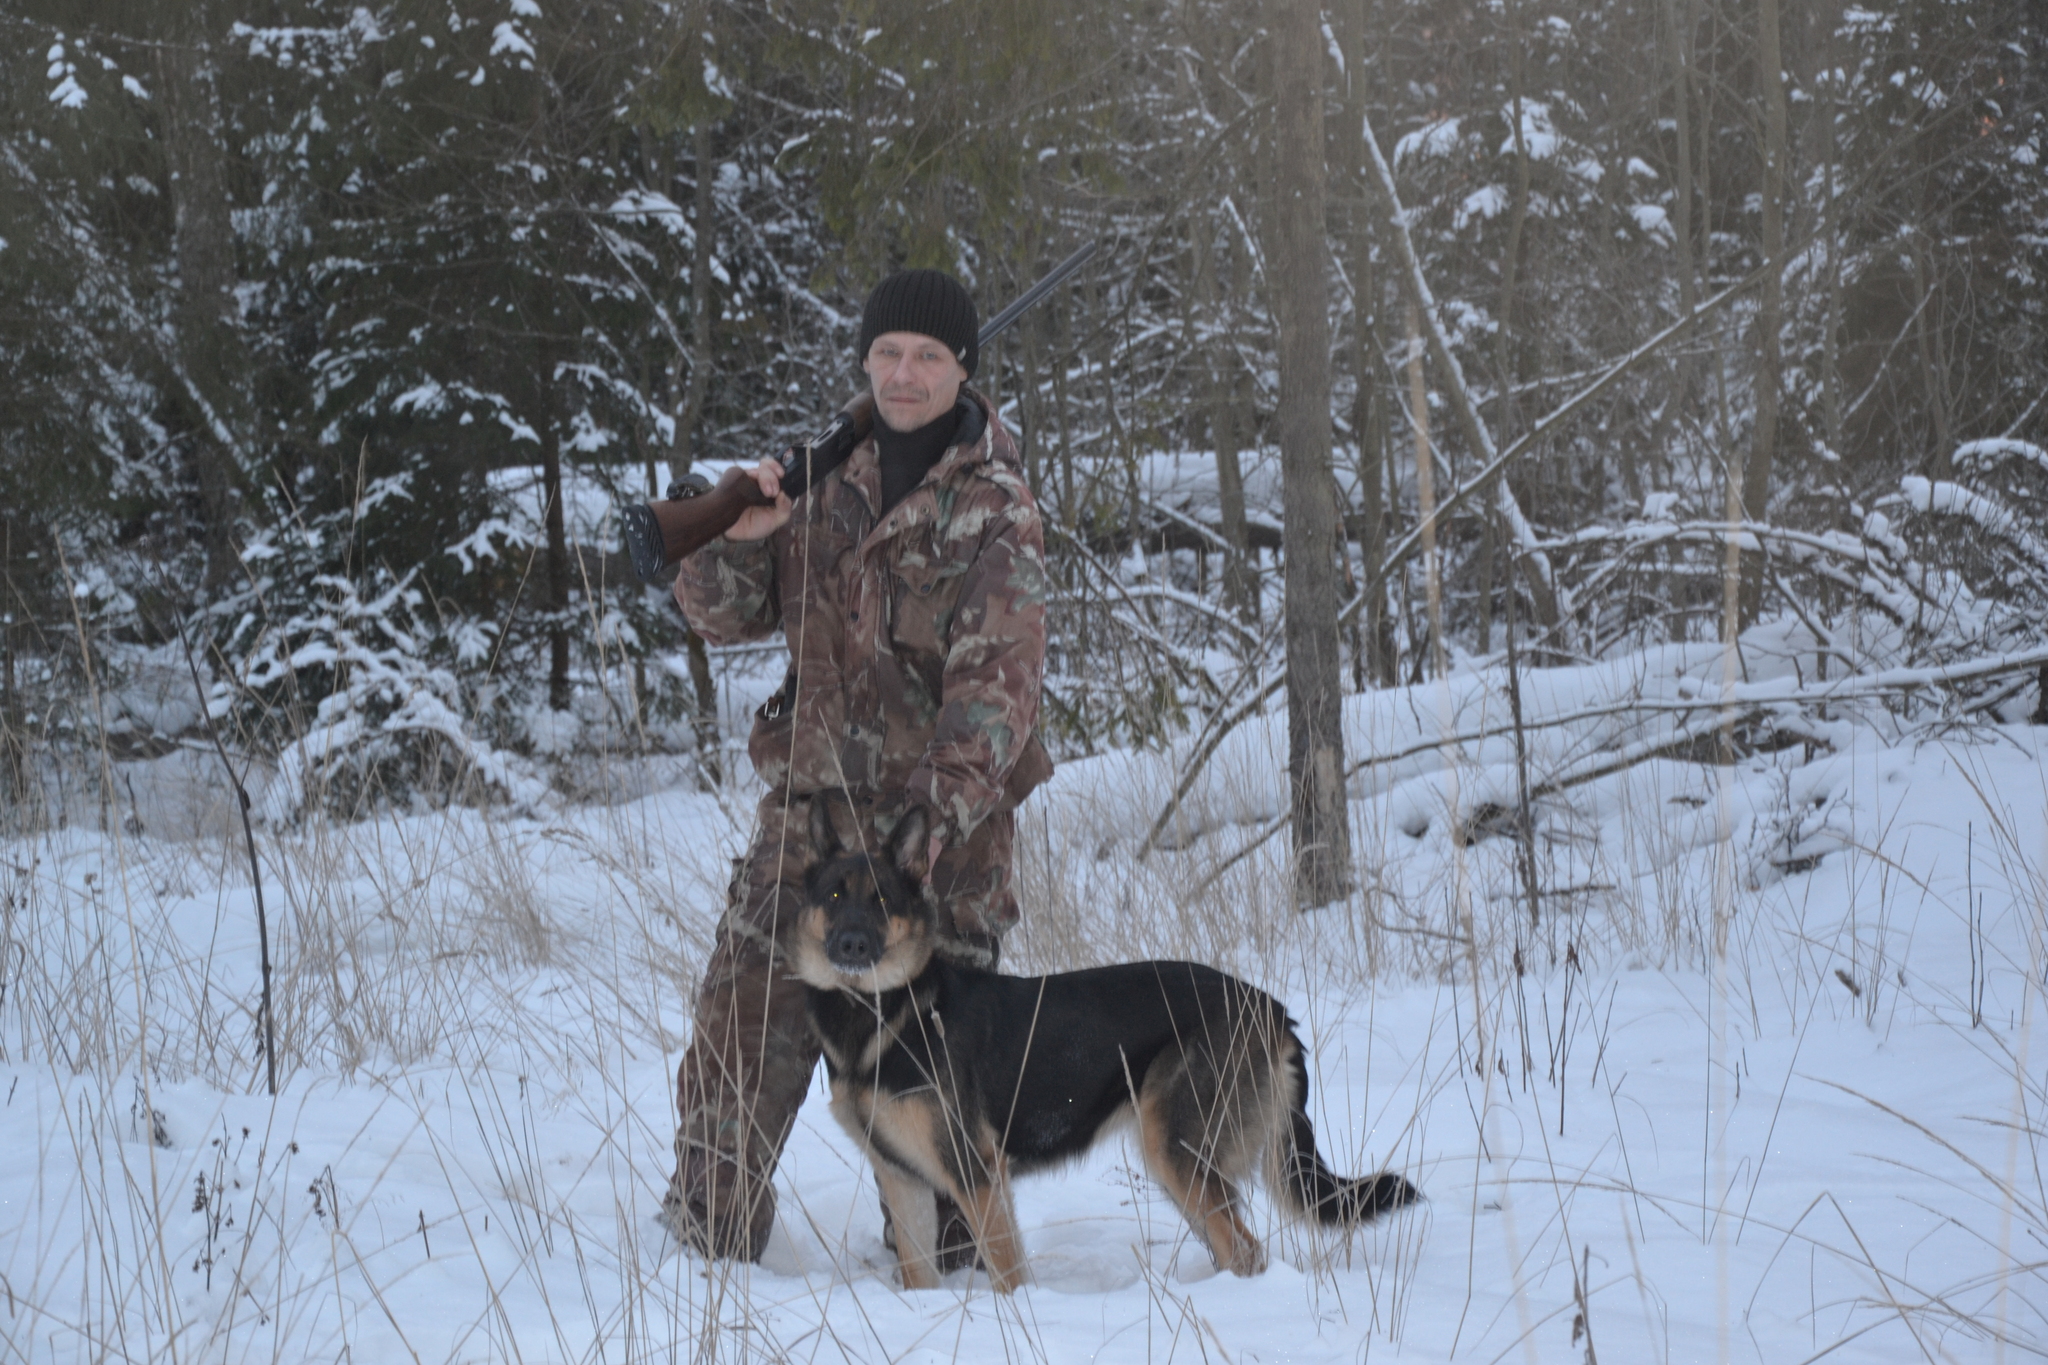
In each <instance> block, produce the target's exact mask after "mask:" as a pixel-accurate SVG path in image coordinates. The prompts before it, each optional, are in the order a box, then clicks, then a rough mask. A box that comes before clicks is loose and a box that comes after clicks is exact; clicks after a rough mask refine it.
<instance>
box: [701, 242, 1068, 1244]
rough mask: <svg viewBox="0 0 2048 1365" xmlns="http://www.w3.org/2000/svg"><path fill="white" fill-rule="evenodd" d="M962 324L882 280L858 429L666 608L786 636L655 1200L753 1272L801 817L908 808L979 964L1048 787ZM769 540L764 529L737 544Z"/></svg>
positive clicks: (791, 1000)
mask: <svg viewBox="0 0 2048 1365" xmlns="http://www.w3.org/2000/svg"><path fill="white" fill-rule="evenodd" d="M963 309H964V318H963V317H962V316H961V314H962V312H963ZM891 324H894V325H891ZM974 333H975V321H974V313H973V305H972V303H971V301H968V300H967V296H966V291H965V290H964V289H962V288H961V287H960V286H959V285H958V284H957V283H955V282H954V281H952V280H951V279H950V278H949V277H946V276H944V275H939V274H938V272H935V271H909V272H903V273H901V274H899V275H896V276H892V277H890V279H889V280H887V281H884V283H883V284H882V285H881V286H880V287H878V288H877V289H876V291H875V295H874V296H872V297H871V298H870V300H869V305H868V311H867V316H866V317H865V318H864V321H863V328H862V350H863V357H864V364H865V366H866V368H867V369H868V372H869V374H870V376H871V378H872V380H873V387H874V390H875V398H876V408H877V424H876V430H877V434H876V436H874V437H871V438H870V439H869V440H868V441H867V442H865V443H864V444H862V445H861V446H860V447H859V448H858V449H857V450H856V451H855V452H854V453H853V455H852V456H851V457H850V458H849V459H848V460H847V462H846V463H845V464H844V465H842V466H841V467H840V468H839V469H838V470H837V471H835V472H834V473H833V474H831V475H829V476H828V477H827V478H825V479H824V480H823V481H822V482H821V483H820V484H819V485H818V486H817V487H816V488H814V489H812V490H811V491H810V492H808V493H806V494H805V495H804V496H803V497H801V498H799V499H797V500H796V502H795V504H794V506H793V507H792V506H791V504H790V501H789V499H788V498H787V497H781V498H779V499H778V507H779V508H781V509H787V510H786V512H780V513H778V512H777V511H776V510H775V509H767V508H764V509H760V512H759V514H750V515H756V516H760V520H758V521H756V522H755V523H754V524H753V525H752V526H751V527H749V526H747V525H746V524H745V523H743V524H742V525H741V526H736V527H735V528H734V529H733V531H731V532H728V533H727V536H726V537H725V538H722V539H720V540H717V541H714V542H713V543H712V544H711V545H709V546H707V547H706V548H705V549H703V550H701V551H699V552H698V553H697V554H695V555H692V556H691V557H690V558H688V559H686V560H685V561H684V562H683V564H682V568H681V572H680V574H679V575H678V577H677V579H676V586H675V592H676V599H677V601H678V602H679V603H681V605H682V608H683V611H684V613H685V614H686V615H687V616H688V617H689V620H690V623H691V624H692V625H693V626H694V627H696V629H697V630H698V632H699V633H700V634H702V635H703V636H704V637H705V639H706V640H708V641H710V642H711V643H712V644H714V645H718V644H735V643H739V642H741V641H749V640H759V639H762V638H764V637H766V636H768V635H770V634H772V633H773V632H774V631H775V630H776V629H778V628H780V629H781V630H782V631H783V633H784V636H785V638H786V640H787V643H788V646H789V671H788V674H787V676H786V677H785V678H784V679H783V683H782V686H781V688H780V690H778V691H777V692H776V693H775V695H774V696H773V697H771V698H770V699H769V700H768V702H767V703H766V704H765V705H763V706H762V707H761V708H760V710H759V711H758V712H757V713H756V716H755V722H754V731H753V736H752V739H751V742H750V745H749V752H750V753H751V755H752V758H753V761H754V766H755V769H756V771H758V772H759V773H760V775H761V777H762V779H763V781H765V782H766V783H767V785H768V789H769V790H768V795H767V796H766V797H765V798H764V799H763V800H762V802H761V806H760V813H759V818H758V820H757V823H756V826H755V831H756V832H755V838H754V841H753V844H752V847H751V848H750V849H749V850H748V852H747V854H746V856H745V857H743V858H741V859H738V860H736V865H735V868H734V874H733V882H732V887H731V890H730V893H729V896H728V902H727V909H726V912H725V916H724V918H723V920H722V921H721V922H720V925H719V930H718V934H717V939H716V943H715V946H714V949H713V952H712V957H711V961H710V964H709V966H708V968H707V970H706V973H705V978H704V983H703V986H702V988H701V989H700V991H699V994H698V998H697V1005H696V1018H695V1031H694V1034H693V1037H692V1039H691V1042H690V1045H689V1048H688V1050H687V1051H686V1053H685V1054H684V1057H683V1061H682V1065H681V1067H680V1069H679V1072H678V1075H677V1104H678V1107H679V1109H680V1111H681V1124H680V1127H679V1129H678V1132H677V1135H676V1174H675V1178H674V1180H673V1181H672V1182H671V1183H670V1187H669V1191H668V1195H667V1197H666V1198H665V1199H664V1201H663V1207H664V1212H665V1214H666V1216H667V1218H668V1220H669V1224H670V1226H671V1227H672V1228H673V1229H674V1230H675V1231H676V1233H677V1235H678V1236H679V1237H680V1238H682V1239H683V1240H684V1241H686V1242H688V1243H690V1244H692V1245H694V1246H696V1247H697V1248H698V1249H699V1250H700V1251H703V1252H706V1253H708V1254H712V1255H720V1256H738V1257H744V1258H747V1259H755V1258H758V1257H759V1255H760V1252H761V1249H762V1247H763V1245H764V1244H765V1243H766V1240H767V1236H768V1232H769V1229H770V1227H771V1225H772V1223H773V1217H774V1207H775V1204H774V1194H773V1189H772V1183H771V1177H772V1175H773V1173H774V1169H775V1163H776V1159H777V1157H778V1156H779V1155H780V1153H781V1150H782V1146H783V1142H784V1140H785V1139H786V1138H787V1136H788V1133H789V1129H790V1126H791V1124H792V1123H793V1122H794V1121H795V1117H796V1112H797V1108H798V1106H799V1105H801V1103H802V1102H803V1098H804V1095H805V1093H806V1091H807V1090H808V1089H809V1086H810V1078H811V1072H812V1069H813V1068H814V1066H815V1065H816V1063H817V1059H818V1045H817V1043H816V1042H815V1041H814V1040H813V1039H812V1038H811V1036H810V1026H809V1023H808V1021H807V1019H806V1017H805V1013H804V993H803V987H802V986H801V985H800V984H798V983H797V982H796V981H795V980H793V979H792V978H789V977H788V976H787V975H786V974H785V972H784V970H783V968H782V966H781V951H780V947H779V934H780V932H781V930H782V929H783V928H784V927H785V926H788V925H791V924H792V923H793V921H794V918H795V912H796V908H797V900H796V896H797V895H798V894H799V892H800V887H801V877H802V874H803V869H804V867H805V866H806V864H807V862H808V860H809V848H808V838H807V835H806V830H807V829H808V821H809V818H810V808H811V805H812V803H814V802H820V801H822V802H825V803H826V805H827V808H828V810H829V812H830V815H831V819H832V821H833V824H834V826H835V827H836V828H837V830H838V832H839V835H840V838H841V840H842V841H843V842H844V843H845V845H846V846H848V847H858V846H859V845H860V844H861V842H862V841H867V840H875V841H883V840H886V839H887V838H888V836H889V834H890V832H891V831H892V830H893V829H894V828H895V826H896V823H897V822H898V821H899V820H900V819H901V818H902V816H903V814H904V812H905V811H907V810H908V809H910V808H911V806H912V805H917V806H921V807H923V808H924V809H925V811H926V812H927V814H928V817H929V819H930V821H931V824H932V828H933V830H934V845H935V846H936V847H937V848H938V856H937V858H936V859H935V860H934V862H933V864H932V874H931V883H930V889H929V893H930V894H932V895H933V896H935V897H936V898H937V900H938V901H939V903H940V904H941V905H942V906H943V907H944V909H945V910H946V911H948V912H950V918H951V923H952V925H953V929H954V936H953V943H954V949H955V951H957V952H959V953H961V954H962V955H963V956H964V957H965V958H967V959H968V960H974V961H978V962H980V963H983V964H992V963H993V962H994V960H995V956H996V952H997V949H998V947H999V944H1000V940H1001V936H1002V934H1003V932H1004V931H1005V930H1007V929H1008V928H1009V927H1010V926H1011V925H1012V924H1014V923H1015V922H1016V920H1017V903H1016V899H1015V897H1014V895H1013V894H1012V892H1011V888H1010V876H1011V871H1010V863H1011V846H1012V841H1013V836H1014V830H1015V816H1014V814H1013V812H1014V811H1015V809H1016V807H1017V804H1018V803H1019V802H1020V801H1021V800H1023V798H1024V796H1025V795H1026V794H1027V793H1028V792H1029V791H1030V790H1031V789H1032V788H1033V787H1034V786H1036V785H1037V784H1038V783H1040V782H1042V781H1044V780H1045V778H1046V777H1047V776H1048V775H1049V774H1050V772H1051V762H1050V760H1049V759H1048V758H1047V756H1046V754H1045V751H1044V749H1043V748H1042V747H1041V746H1040V744H1039V743H1038V741H1037V739H1036V737H1035V736H1034V734H1033V723H1034V721H1035V720H1036V717H1037V713H1038V700H1039V687H1040V682H1041V679H1042V676H1043V673H1044V662H1045V591H1046V579H1045V547H1044V538H1043V533H1042V529H1041V527H1040V523H1039V518H1038V509H1037V505H1036V503H1035V502H1034V501H1033V499H1032V496H1031V490H1030V489H1029V488H1028V487H1026V485H1025V483H1024V478H1023V472H1022V469H1021V468H1020V465H1019V461H1018V456H1017V450H1016V445H1015V443H1014V441H1013V440H1012V439H1011V437H1010V434H1009V433H1008V432H1007V431H1005V430H1004V429H1003V426H1002V423H1001V422H1000V421H999V420H998V419H997V416H996V414H995V411H994V409H993V408H992V406H991V405H990V404H989V402H988V400H987V399H985V398H983V397H982V396H981V395H980V394H978V393H976V392H975V391H974V390H972V389H971V388H967V387H965V386H964V380H965V378H966V376H967V374H969V373H971V370H972V366H973V361H974V358H975V356H974ZM935 338H936V339H937V342H943V343H944V344H943V345H941V344H937V342H935V341H934V339H935ZM963 338H964V340H963ZM920 367H922V368H920ZM934 376H936V377H937V378H936V382H934ZM952 376H957V378H954V379H953V382H951V383H950V384H949V383H947V382H945V381H946V380H947V379H948V378H949V377H952ZM913 422H914V423H916V425H915V426H914V427H909V428H908V430H907V431H906V430H905V424H908V423H913ZM920 441H922V442H923V449H924V454H922V455H921V456H920V455H919V454H917V450H918V445H919V442H920ZM905 451H909V452H910V453H909V454H905V453H904V452H905ZM906 461H908V466H907V469H906V465H905V462H906ZM763 468H764V470H766V469H769V468H771V466H766V465H764V467H763ZM920 469H922V470H923V475H922V478H921V479H916V476H917V473H918V471H919V470H920ZM762 477H763V478H764V482H763V485H762V486H763V489H764V491H770V492H775V491H777V489H778V488H779V485H777V487H771V486H770V482H768V481H766V480H768V479H769V478H770V477H771V476H769V475H767V474H765V473H764V474H763V475H762ZM913 479H915V480H916V481H915V482H914V483H913V482H911V481H912V480H913ZM892 484H893V487H892V486H891V485H892ZM761 514H766V515H765V516H761ZM768 525H774V527H775V529H773V530H772V532H770V533H768V534H766V536H765V538H762V539H745V538H740V537H742V536H743V535H745V534H746V532H747V531H748V530H753V531H755V532H759V531H761V530H763V529H765V527H766V526H768Z"/></svg>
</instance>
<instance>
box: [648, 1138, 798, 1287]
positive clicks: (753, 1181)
mask: <svg viewBox="0 0 2048 1365" xmlns="http://www.w3.org/2000/svg"><path fill="white" fill-rule="evenodd" d="M661 1217H662V1221H663V1222H664V1223H665V1224H667V1225H668V1230H669V1231H670V1232H671V1233H672V1234H673V1235H674V1236H675V1239H676V1240H677V1241H679V1242H681V1243H682V1244H683V1245H684V1246H686V1247H689V1248H690V1249H691V1250H692V1251H695V1252H696V1253H697V1254H698V1255H699V1256H702V1257H704V1258H705V1259H707V1260H736V1261H758V1260H760V1259H761V1252H762V1251H763V1250H764V1249H766V1247H767V1245H768V1234H769V1232H770V1231H772V1230H773V1228H774V1226H775V1185H774V1182H773V1181H772V1180H770V1179H768V1178H766V1177H763V1176H759V1175H754V1174H751V1173H749V1172H747V1171H746V1170H745V1169H744V1168H743V1167H742V1166H741V1165H740V1163H739V1162H738V1161H737V1160H736V1159H735V1158H733V1157H732V1156H731V1155H730V1154H728V1153H724V1152H701V1151H698V1150H695V1149H692V1150H688V1151H685V1152H684V1153H682V1154H680V1156H679V1159H678V1160H677V1162H676V1173H675V1175H674V1176H672V1177H670V1179H669V1182H668V1191H667V1192H666V1193H665V1194H663V1195H662V1197H661Z"/></svg>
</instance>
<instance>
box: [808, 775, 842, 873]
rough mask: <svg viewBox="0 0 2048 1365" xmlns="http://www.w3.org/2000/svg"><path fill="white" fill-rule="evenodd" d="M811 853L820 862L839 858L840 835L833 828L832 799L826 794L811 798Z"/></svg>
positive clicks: (822, 793)
mask: <svg viewBox="0 0 2048 1365" xmlns="http://www.w3.org/2000/svg"><path fill="white" fill-rule="evenodd" d="M811 853H812V854H813V855H814V856H815V857H816V858H817V859H818V861H819V862H823V861H825V859H827V858H836V857H838V856H839V835H838V834H837V833H836V832H834V830H833V828H832V806H831V798H830V797H829V796H827V795H826V794H825V793H824V792H819V793H818V794H817V795H816V796H813V797H812V798H811Z"/></svg>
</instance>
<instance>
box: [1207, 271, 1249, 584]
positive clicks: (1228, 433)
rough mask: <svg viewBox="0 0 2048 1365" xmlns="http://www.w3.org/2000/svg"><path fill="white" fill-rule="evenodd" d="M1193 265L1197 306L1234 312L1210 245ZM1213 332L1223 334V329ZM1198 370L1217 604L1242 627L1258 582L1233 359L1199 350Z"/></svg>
mask: <svg viewBox="0 0 2048 1365" xmlns="http://www.w3.org/2000/svg"><path fill="white" fill-rule="evenodd" d="M1200 250H1201V255H1200V257H1199V259H1198V260H1197V262H1196V288H1197V291H1198V292H1199V293H1200V295H1201V297H1202V302H1203V303H1204V304H1205V305H1208V306H1209V307H1210V308H1211V309H1213V311H1214V313H1215V315H1216V316H1217V317H1218V318H1219V320H1221V319H1228V318H1230V317H1231V315H1233V314H1234V313H1235V312H1236V309H1235V308H1234V307H1232V304H1233V303H1234V302H1235V300H1236V297H1237V295H1236V289H1235V279H1236V276H1235V272H1232V273H1231V275H1230V277H1229V279H1228V281H1225V280H1224V279H1223V278H1222V276H1223V271H1221V270H1219V269H1218V260H1217V257H1218V256H1219V255H1220V254H1221V253H1220V252H1218V251H1217V250H1216V249H1215V247H1214V244H1213V243H1209V242H1203V243H1202V244H1201V247H1200ZM1217 331H1218V333H1220V334H1224V335H1227V334H1228V333H1229V332H1230V328H1229V327H1228V326H1219V327H1218V328H1217ZM1202 349H1203V359H1204V364H1203V371H1204V377H1205V378H1206V380H1207V384H1206V385H1205V387H1206V388H1207V389H1208V400H1209V444H1210V446H1211V448H1212V449H1213V450H1214V451H1215V455H1216V502H1217V513H1218V515H1219V516H1220V518H1221V519H1222V522H1223V539H1224V540H1225V542H1227V543H1228V545H1229V547H1230V548H1229V550H1228V551H1227V552H1226V553H1225V555H1224V560H1223V600H1224V601H1225V602H1227V603H1229V605H1230V607H1231V609H1232V610H1234V611H1235V612H1237V614H1238V615H1239V616H1240V617H1242V618H1243V619H1244V621H1245V622H1246V623H1247V624H1250V623H1253V622H1255V621H1256V620H1257V618H1258V611H1259V589H1258V582H1257V580H1256V579H1255V578H1254V577H1253V576H1252V571H1251V562H1250V546H1251V532H1250V529H1249V527H1248V526H1247V525H1246V522H1245V514H1244V471H1243V469H1242V468H1240V466H1239V465H1238V462H1237V448H1238V447H1237V438H1238V428H1237V387H1238V385H1237V371H1238V369H1239V365H1238V360H1237V356H1236V355H1235V354H1233V353H1232V351H1231V349H1230V347H1229V346H1228V345H1227V344H1225V343H1224V342H1223V341H1221V340H1218V341H1215V342H1214V343H1213V344H1211V345H1206V346H1204V347H1203V348H1202Z"/></svg>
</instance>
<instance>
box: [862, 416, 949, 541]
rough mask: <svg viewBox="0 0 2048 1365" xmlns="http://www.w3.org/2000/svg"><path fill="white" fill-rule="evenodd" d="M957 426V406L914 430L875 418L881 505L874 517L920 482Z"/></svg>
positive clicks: (945, 448) (935, 461) (946, 445)
mask: <svg viewBox="0 0 2048 1365" xmlns="http://www.w3.org/2000/svg"><path fill="white" fill-rule="evenodd" d="M959 429H960V409H959V407H958V406H957V405H956V406H955V407H953V408H950V409H948V410H947V411H945V412H942V413H940V414H939V415H938V416H937V417H935V418H933V419H932V420H931V421H929V422H927V423H925V424H924V425H923V426H921V427H919V428H918V429H917V430H915V431H897V430H896V429H895V428H893V427H891V426H890V425H889V424H888V423H887V422H883V421H879V420H878V421H877V422H876V423H875V455H876V459H877V461H878V463H880V465H881V467H882V505H881V506H880V507H879V508H877V509H876V513H877V515H878V516H882V517H886V516H888V515H889V509H890V508H892V507H894V506H895V505H896V504H897V503H899V502H901V501H903V500H904V499H905V498H907V497H909V496H910V492H911V490H912V489H914V488H916V487H917V486H918V485H919V484H920V483H923V482H924V476H925V475H926V474H928V473H930V472H931V469H932V466H933V465H935V464H937V463H938V462H939V459H940V457H941V456H943V455H944V454H945V453H946V450H947V448H948V447H949V446H951V445H952V444H953V437H954V433H956V432H957V431H958V430H959Z"/></svg>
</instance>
